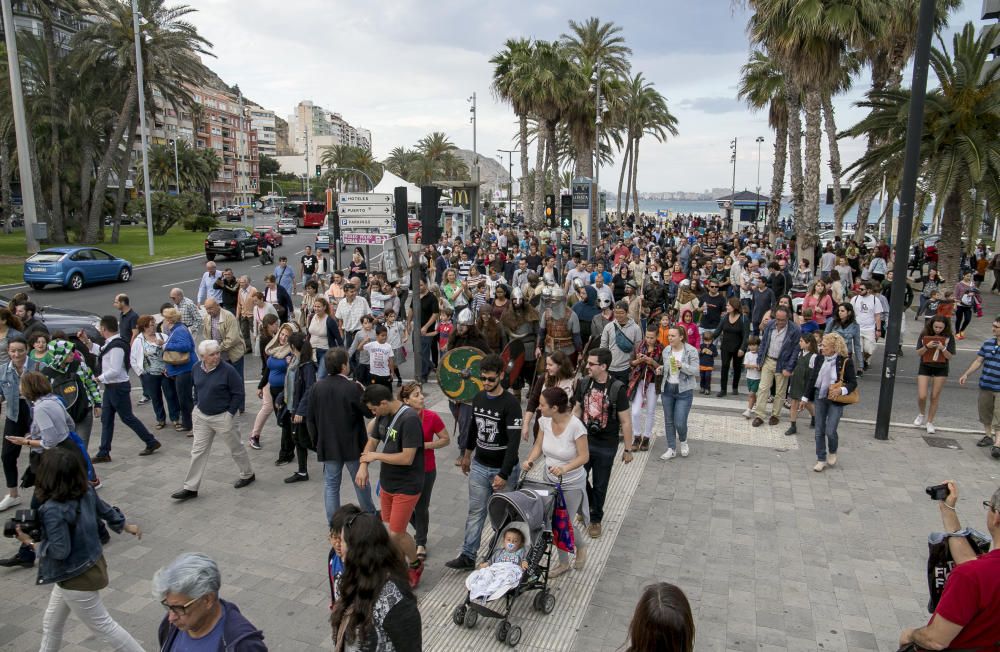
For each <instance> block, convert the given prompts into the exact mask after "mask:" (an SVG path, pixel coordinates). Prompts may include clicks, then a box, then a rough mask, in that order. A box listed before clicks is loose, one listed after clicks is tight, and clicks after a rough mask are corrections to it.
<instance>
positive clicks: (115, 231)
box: [111, 116, 180, 244]
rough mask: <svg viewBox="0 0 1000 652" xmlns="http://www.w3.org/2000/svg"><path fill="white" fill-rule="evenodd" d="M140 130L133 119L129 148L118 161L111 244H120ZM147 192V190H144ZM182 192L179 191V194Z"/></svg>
mask: <svg viewBox="0 0 1000 652" xmlns="http://www.w3.org/2000/svg"><path fill="white" fill-rule="evenodd" d="M138 130H139V117H138V116H136V117H134V118H132V124H131V126H130V127H129V130H128V138H127V140H126V141H125V142H126V143H127V146H126V147H125V149H124V150H122V155H121V158H120V159H119V160H118V192H117V193H115V210H114V212H113V213H111V224H112V227H111V243H112V244H118V235H119V230H120V229H121V225H122V211H124V209H125V181H126V180H127V179H128V167H129V163H130V162H131V161H132V143H133V142H135V133H136V132H137V131H138ZM143 190H145V188H144V189H143ZM179 193H180V191H178V194H179Z"/></svg>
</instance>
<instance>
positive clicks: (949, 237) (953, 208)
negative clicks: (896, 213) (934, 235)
mask: <svg viewBox="0 0 1000 652" xmlns="http://www.w3.org/2000/svg"><path fill="white" fill-rule="evenodd" d="M962 233H963V229H962V195H961V193H960V192H959V191H957V190H953V191H952V192H950V193H949V194H948V197H947V199H945V202H944V210H943V212H942V216H941V239H940V240H938V244H937V249H938V273H939V274H940V275H941V278H943V279H944V282H945V283H946V284H951V283H956V282H958V280H959V279H960V276H959V262H960V259H961V256H962ZM957 298H958V297H956V299H957Z"/></svg>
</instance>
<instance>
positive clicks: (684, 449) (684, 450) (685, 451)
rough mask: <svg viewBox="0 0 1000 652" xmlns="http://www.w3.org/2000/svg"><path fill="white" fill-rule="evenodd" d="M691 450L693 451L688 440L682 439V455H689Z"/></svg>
mask: <svg viewBox="0 0 1000 652" xmlns="http://www.w3.org/2000/svg"><path fill="white" fill-rule="evenodd" d="M690 452H691V451H690V449H689V448H688V443H687V442H686V441H682V442H681V457H687V456H688V453H690Z"/></svg>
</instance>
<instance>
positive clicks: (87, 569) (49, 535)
mask: <svg viewBox="0 0 1000 652" xmlns="http://www.w3.org/2000/svg"><path fill="white" fill-rule="evenodd" d="M35 496H36V498H37V499H38V501H39V502H40V503H41V507H40V508H39V509H38V514H39V521H40V525H41V527H40V529H39V531H38V532H34V533H33V534H35V535H36V536H37V538H38V539H39V541H38V542H37V543H36V542H35V541H34V539H33V538H32V537H31V536H29V533H28V532H25V531H24V530H22V529H21V528H20V526H18V529H17V538H18V540H19V541H21V543H22V544H25V545H29V546H32V547H34V548H35V549H36V553H37V554H38V557H39V565H38V579H37V581H36V584H39V585H41V584H53V585H54V586H53V587H52V594H51V596H50V597H49V605H48V608H47V609H46V610H45V615H44V616H43V618H42V643H41V646H40V647H39V650H43V651H46V652H47V651H49V650H58V649H59V648H60V646H61V644H62V635H63V628H64V626H65V624H66V619H67V618H68V617H69V614H70V613H71V612H72V613H75V614H76V616H77V617H78V618H79V619H80V620H81V621H83V623H84V624H85V625H87V627H89V628H90V629H91V631H93V632H94V633H95V634H97V635H98V636H100V637H101V639H102V640H103V641H104V643H105V645H106V649H109V650H126V651H128V652H133V651H136V652H141V651H142V649H143V648H142V646H141V645H139V643H138V642H137V641H136V640H135V639H134V638H132V636H131V635H130V634H129V633H128V632H127V631H125V630H124V629H123V628H122V627H121V625H119V624H118V623H116V622H115V621H114V620H113V619H112V618H111V616H110V615H109V614H108V610H107V609H106V608H105V606H104V603H103V602H102V601H101V596H100V593H99V591H100V590H101V589H103V588H104V587H106V586H107V585H108V572H107V563H106V562H105V561H104V554H103V551H102V548H101V541H100V537H99V534H98V520H101V521H104V522H106V523H107V524H108V526H110V527H111V529H113V530H115V531H116V532H119V533H120V532H122V531H125V532H128V533H129V534H132V535H134V536H136V537H141V536H142V531H141V530H140V529H139V526H138V525H135V524H126V522H125V515H124V514H122V513H121V512H120V511H119V510H118V509H117V508H115V507H111V506H110V505H108V504H107V503H105V502H104V501H103V500H101V499H100V498H99V497H98V496H97V492H95V491H94V489H93V488H92V487H91V486H90V483H89V482H88V481H87V474H86V472H85V471H84V469H83V466H82V465H81V464H80V459H79V456H77V455H74V454H73V452H71V451H69V450H67V449H65V448H62V447H56V448H51V449H48V450H46V451H45V452H44V453H42V455H41V462H40V463H39V466H38V478H37V482H36V485H35Z"/></svg>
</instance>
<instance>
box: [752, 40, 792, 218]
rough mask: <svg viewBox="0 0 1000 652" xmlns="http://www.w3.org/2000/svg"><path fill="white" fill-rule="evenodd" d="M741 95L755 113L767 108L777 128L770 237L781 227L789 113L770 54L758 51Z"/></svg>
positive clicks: (781, 81) (779, 73)
mask: <svg viewBox="0 0 1000 652" xmlns="http://www.w3.org/2000/svg"><path fill="white" fill-rule="evenodd" d="M738 96H739V97H740V99H742V100H744V101H745V102H746V103H747V104H748V105H749V106H750V108H751V109H752V110H754V111H761V110H764V109H767V123H768V125H769V126H770V127H771V129H774V164H773V167H772V169H771V201H770V203H769V204H768V207H767V233H768V235H769V237H770V236H772V235H773V234H774V231H775V229H777V228H778V219H779V218H780V217H781V197H782V195H783V194H784V192H785V162H786V159H787V154H788V117H789V113H788V102H787V89H786V88H785V74H784V71H783V70H782V69H781V68H780V67H779V66H778V64H777V62H776V61H775V60H774V59H772V58H771V57H769V56H768V55H767V53H766V52H764V51H763V50H754V51H753V52H752V53H751V54H750V60H749V61H747V63H745V64H743V67H742V68H741V69H740V85H739V90H738ZM800 169H801V168H800Z"/></svg>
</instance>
